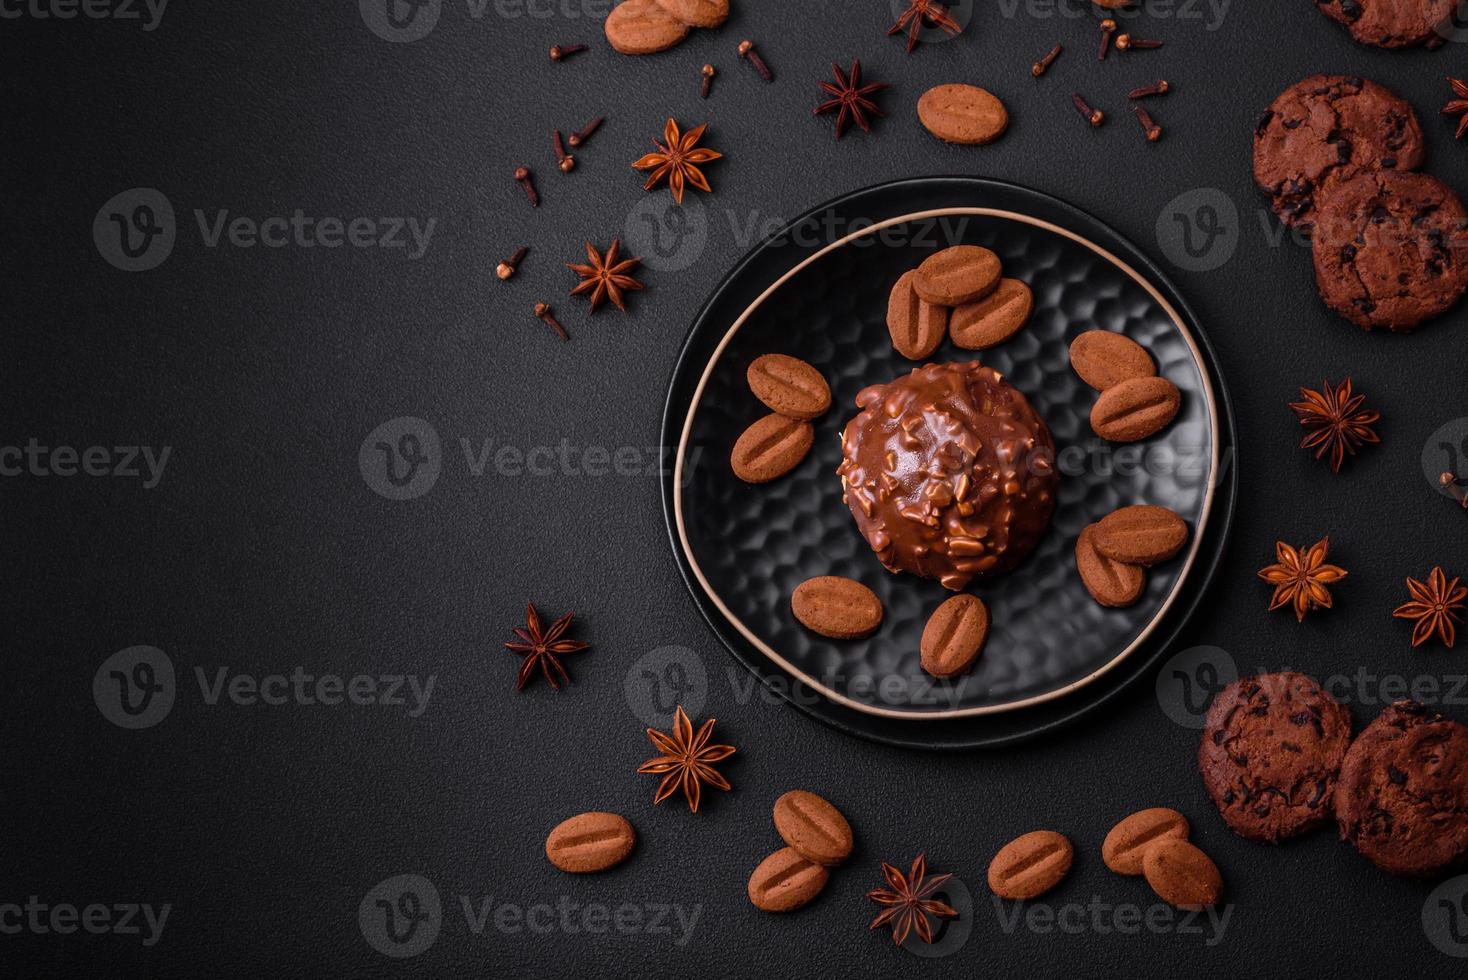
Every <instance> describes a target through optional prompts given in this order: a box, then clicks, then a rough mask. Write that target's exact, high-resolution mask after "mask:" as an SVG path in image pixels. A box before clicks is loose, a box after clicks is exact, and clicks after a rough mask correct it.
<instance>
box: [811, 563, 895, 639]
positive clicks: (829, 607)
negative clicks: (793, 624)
mask: <svg viewBox="0 0 1468 980" xmlns="http://www.w3.org/2000/svg"><path fill="white" fill-rule="evenodd" d="M790 608H791V611H792V612H793V613H795V618H796V619H797V620H799V621H800V624H801V625H802V626H804V627H805V628H806V629H808V630H811V631H812V632H815V633H819V634H821V635H822V636H829V637H831V638H832V639H835V640H854V639H859V638H860V637H863V636H870V635H871V634H872V633H874V632H876V629H877V627H878V626H881V625H882V617H883V616H884V615H885V611H884V610H883V608H882V600H881V599H878V598H877V594H876V593H875V592H873V591H872V590H871V589H869V588H867V587H866V586H865V585H862V584H861V583H860V582H858V581H856V580H854V579H849V578H841V577H840V576H838V575H822V576H819V577H817V578H813V579H808V580H806V581H804V582H801V583H800V584H799V585H798V586H796V587H795V593H794V594H793V595H792V596H791V597H790Z"/></svg>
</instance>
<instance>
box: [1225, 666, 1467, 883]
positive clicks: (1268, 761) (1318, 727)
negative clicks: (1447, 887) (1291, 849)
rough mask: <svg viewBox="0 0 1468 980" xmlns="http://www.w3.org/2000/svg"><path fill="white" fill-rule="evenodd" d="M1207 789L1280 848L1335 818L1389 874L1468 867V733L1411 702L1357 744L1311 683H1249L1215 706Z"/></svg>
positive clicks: (1237, 819) (1238, 820)
mask: <svg viewBox="0 0 1468 980" xmlns="http://www.w3.org/2000/svg"><path fill="white" fill-rule="evenodd" d="M1198 768H1199V770H1200V771H1201V772H1202V774H1203V785H1204V787H1205V788H1206V789H1207V791H1208V795H1209V796H1210V797H1212V799H1213V802H1214V804H1215V805H1216V806H1217V807H1218V812H1219V813H1220V814H1222V816H1223V819H1224V822H1225V823H1227V824H1228V826H1229V827H1230V828H1231V829H1232V830H1233V831H1234V833H1236V834H1238V835H1239V836H1240V837H1244V838H1247V839H1249V840H1257V841H1264V842H1267V843H1271V844H1273V843H1278V842H1279V841H1282V840H1287V839H1289V838H1293V837H1298V836H1300V835H1302V834H1305V833H1307V832H1309V831H1311V830H1314V829H1316V828H1318V827H1320V826H1323V825H1325V824H1326V823H1329V822H1330V819H1331V817H1332V816H1334V817H1335V820H1336V824H1337V826H1338V827H1339V829H1340V834H1341V838H1342V839H1343V840H1347V841H1349V842H1350V843H1351V844H1352V845H1353V846H1354V847H1355V848H1356V849H1357V850H1358V851H1359V852H1360V853H1361V854H1362V855H1363V856H1364V857H1366V858H1368V859H1369V860H1371V861H1372V862H1373V863H1374V864H1376V865H1377V866H1378V867H1380V868H1381V869H1382V870H1384V871H1388V872H1391V873H1392V874H1398V875H1406V876H1410V877H1425V876H1429V875H1433V874H1437V873H1439V872H1442V871H1446V870H1450V869H1453V868H1456V867H1460V866H1463V865H1464V864H1465V863H1468V727H1464V726H1463V725H1460V724H1458V723H1457V722H1454V721H1449V720H1447V719H1445V718H1442V717H1440V716H1438V715H1436V714H1433V713H1432V712H1430V711H1429V710H1428V709H1426V708H1425V707H1423V706H1422V705H1420V704H1417V703H1416V702H1413V701H1398V702H1396V703H1394V704H1392V705H1391V706H1389V707H1388V708H1387V709H1386V710H1385V711H1383V712H1382V713H1381V715H1380V716H1379V717H1378V718H1377V719H1376V720H1375V721H1373V722H1372V723H1371V724H1370V725H1368V726H1367V727H1366V728H1365V730H1363V731H1362V732H1361V734H1360V735H1359V736H1357V737H1356V740H1355V741H1354V742H1352V741H1351V716H1350V712H1349V711H1347V710H1346V708H1345V706H1344V705H1342V704H1340V703H1339V702H1338V701H1336V700H1335V699H1334V698H1332V697H1331V696H1330V695H1329V694H1328V693H1327V692H1326V691H1325V690H1324V689H1323V688H1322V687H1321V686H1320V685H1319V684H1318V683H1316V681H1315V680H1314V679H1313V678H1310V677H1308V676H1306V675H1304V674H1297V673H1280V674H1263V675H1260V676H1258V677H1247V678H1244V679H1242V680H1239V681H1235V682H1234V683H1232V684H1230V685H1228V686H1227V687H1225V688H1224V689H1223V690H1222V691H1220V692H1219V693H1218V696H1217V697H1216V698H1214V700H1213V704H1212V706H1211V707H1210V708H1209V710H1208V715H1207V718H1206V719H1205V722H1204V728H1203V739H1202V742H1201V744H1200V745H1199V747H1198Z"/></svg>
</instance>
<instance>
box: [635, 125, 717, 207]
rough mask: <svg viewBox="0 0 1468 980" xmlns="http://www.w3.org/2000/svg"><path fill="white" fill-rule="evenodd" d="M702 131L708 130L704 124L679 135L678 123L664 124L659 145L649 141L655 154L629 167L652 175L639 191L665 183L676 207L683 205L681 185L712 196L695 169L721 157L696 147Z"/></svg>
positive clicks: (650, 154)
mask: <svg viewBox="0 0 1468 980" xmlns="http://www.w3.org/2000/svg"><path fill="white" fill-rule="evenodd" d="M706 129H708V123H704V124H703V125H702V126H699V127H698V128H697V129H693V130H689V131H688V132H686V133H683V134H682V135H681V136H680V135H679V133H678V123H677V122H675V121H674V120H672V119H669V120H668V125H667V126H665V127H664V128H663V142H662V143H659V142H658V141H657V140H653V141H652V142H653V145H654V146H656V147H657V148H658V152H656V153H649V154H648V155H647V156H645V157H643V158H642V159H640V160H638V161H637V162H636V163H634V164H633V165H632V169H634V170H651V171H652V176H650V177H648V178H647V183H646V184H644V185H643V187H642V189H643V190H645V191H650V190H652V189H653V188H654V187H656V186H658V184H660V183H662V182H663V181H664V180H666V181H667V182H668V187H669V189H670V190H672V192H673V200H674V201H676V202H677V203H679V204H682V203H683V187H684V185H685V184H692V185H693V186H694V187H697V188H698V189H699V190H701V191H705V192H708V193H712V192H713V188H712V187H710V186H709V182H708V178H707V177H705V176H704V175H703V171H702V170H699V169H698V167H699V165H700V164H704V163H710V162H712V161H714V160H717V159H719V158H720V157H722V156H723V155H724V154H722V153H715V152H714V151H713V150H709V149H701V148H699V147H698V141H699V140H701V139H703V132H704V130H706Z"/></svg>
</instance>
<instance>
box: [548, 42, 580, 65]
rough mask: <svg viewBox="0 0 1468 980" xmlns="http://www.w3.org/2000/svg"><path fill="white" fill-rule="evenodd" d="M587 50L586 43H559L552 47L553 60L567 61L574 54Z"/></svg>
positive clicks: (551, 55) (551, 57) (551, 56)
mask: <svg viewBox="0 0 1468 980" xmlns="http://www.w3.org/2000/svg"><path fill="white" fill-rule="evenodd" d="M585 50H586V45H584V44H557V45H555V46H554V47H553V48H551V49H550V59H551V61H565V60H566V59H567V58H569V57H571V55H573V54H580V53H581V52H583V51H585Z"/></svg>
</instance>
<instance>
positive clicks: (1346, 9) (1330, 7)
mask: <svg viewBox="0 0 1468 980" xmlns="http://www.w3.org/2000/svg"><path fill="white" fill-rule="evenodd" d="M1315 6H1317V7H1319V8H1320V12H1321V13H1323V14H1325V16H1327V17H1329V18H1331V19H1332V20H1336V21H1339V22H1341V23H1342V24H1345V25H1346V28H1347V30H1349V31H1350V32H1351V36H1352V37H1354V38H1355V39H1356V40H1358V41H1360V42H1361V43H1362V44H1374V45H1376V46H1377V47H1379V48H1410V47H1415V46H1416V45H1419V44H1425V45H1427V46H1429V47H1437V46H1438V45H1440V44H1442V43H1443V42H1444V41H1446V40H1447V37H1448V33H1449V32H1450V31H1451V24H1452V18H1453V12H1454V9H1455V8H1456V7H1457V0H1315Z"/></svg>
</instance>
